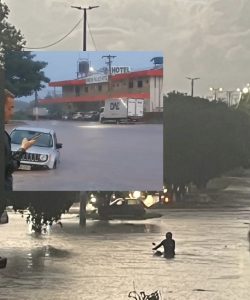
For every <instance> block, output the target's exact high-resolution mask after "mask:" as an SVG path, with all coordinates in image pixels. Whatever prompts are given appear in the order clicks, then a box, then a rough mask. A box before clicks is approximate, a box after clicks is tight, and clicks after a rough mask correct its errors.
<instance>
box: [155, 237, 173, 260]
mask: <svg viewBox="0 0 250 300" xmlns="http://www.w3.org/2000/svg"><path fill="white" fill-rule="evenodd" d="M172 236H173V235H172V232H167V233H166V239H164V240H163V241H161V242H160V244H159V245H157V246H155V247H154V248H153V250H157V249H158V248H160V247H161V246H163V248H164V257H165V258H174V256H175V240H174V239H173V238H172Z"/></svg>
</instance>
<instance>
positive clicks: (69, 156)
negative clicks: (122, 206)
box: [6, 120, 163, 191]
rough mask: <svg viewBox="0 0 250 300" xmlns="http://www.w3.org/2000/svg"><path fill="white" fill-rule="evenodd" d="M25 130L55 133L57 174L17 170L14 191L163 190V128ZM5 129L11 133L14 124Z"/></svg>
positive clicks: (61, 124) (58, 125)
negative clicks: (57, 148)
mask: <svg viewBox="0 0 250 300" xmlns="http://www.w3.org/2000/svg"><path fill="white" fill-rule="evenodd" d="M19 126H20V125H17V127H19ZM21 126H23V125H21ZM24 126H32V127H42V128H51V129H54V130H55V132H56V134H57V139H58V142H60V143H62V144H63V148H62V149H60V153H61V162H60V164H59V165H58V167H57V169H56V170H32V171H18V172H15V173H14V190H15V191H96V190H99V191H100V190H102V191H110V190H112V191H118V190H119V191H134V190H138V191H142V190H148V191H157V190H160V189H161V188H162V186H163V125H162V124H134V125H132V124H130V125H126V124H120V125H116V124H99V123H98V122H77V121H75V122H74V121H68V122H67V121H57V120H53V121H50V120H46V121H43V120H40V121H38V122H37V121H26V124H25V125H24ZM6 127H7V130H8V131H10V130H11V129H12V127H13V124H12V125H8V126H6Z"/></svg>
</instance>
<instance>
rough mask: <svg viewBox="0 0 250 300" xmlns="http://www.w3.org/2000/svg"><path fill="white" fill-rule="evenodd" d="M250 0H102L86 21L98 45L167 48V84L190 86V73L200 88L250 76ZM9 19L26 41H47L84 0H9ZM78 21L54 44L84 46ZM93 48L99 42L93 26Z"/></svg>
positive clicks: (78, 15) (70, 47) (58, 47)
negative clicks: (68, 33) (71, 31)
mask: <svg viewBox="0 0 250 300" xmlns="http://www.w3.org/2000/svg"><path fill="white" fill-rule="evenodd" d="M248 1H249V0H237V1H235V0H152V1H149V0H126V1H120V0H112V1H111V0H96V1H95V3H93V1H90V0H89V1H85V3H83V4H82V5H86V7H87V6H88V5H100V7H99V8H97V9H93V10H90V11H88V13H87V16H88V24H89V27H90V29H91V33H92V36H93V39H94V42H95V44H96V47H97V50H128V51H132V50H159V51H163V52H164V55H165V63H166V65H165V76H166V80H165V81H164V82H165V86H164V91H170V90H173V89H177V90H182V91H189V88H190V87H189V82H188V81H187V80H186V78H185V77H186V76H195V77H201V80H199V82H197V83H196V87H195V89H196V91H197V93H199V94H205V93H206V92H207V90H208V88H209V86H210V85H211V84H220V85H222V86H225V87H228V88H229V87H233V85H236V86H238V85H239V84H240V83H241V82H242V85H243V84H244V83H245V82H248V81H249V77H248V76H249V75H248V74H249V72H248V70H249V67H250V62H249V59H248V57H250V30H249V15H250V6H249V4H248ZM6 3H7V5H9V7H10V9H11V15H10V21H11V22H12V23H13V24H14V25H16V26H17V28H20V29H21V31H22V33H23V34H24V36H25V38H26V39H27V42H28V43H27V44H28V45H44V44H46V43H50V42H53V41H54V40H57V39H58V38H60V37H61V36H63V35H64V34H66V33H67V32H68V31H69V30H70V29H71V28H72V27H73V26H74V25H75V24H76V22H77V21H78V20H79V19H80V18H81V17H82V12H81V11H78V10H75V9H72V8H70V5H79V1H78V0H72V1H67V0H43V1H38V0H22V1H14V0H6ZM82 35H83V33H82V26H81V25H80V26H79V27H78V28H77V29H76V30H75V31H74V32H73V33H72V34H71V35H70V36H69V37H68V38H67V39H65V40H64V41H63V42H62V43H60V44H58V45H56V46H54V47H53V48H49V49H48V50H62V49H63V50H80V49H81V47H82ZM88 49H89V50H94V49H95V48H94V45H93V42H92V40H91V36H90V34H89V33H88Z"/></svg>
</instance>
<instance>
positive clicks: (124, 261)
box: [0, 207, 250, 300]
mask: <svg viewBox="0 0 250 300" xmlns="http://www.w3.org/2000/svg"><path fill="white" fill-rule="evenodd" d="M161 212H162V211H161ZM163 213H164V215H163V216H162V217H161V218H156V219H148V220H144V221H109V222H104V221H88V222H87V229H85V230H81V229H80V228H79V226H78V218H77V217H76V215H72V214H67V215H64V216H63V219H62V223H63V227H62V228H61V227H60V226H59V225H53V226H52V228H51V231H50V233H49V234H46V235H43V236H42V237H41V238H36V237H34V236H33V235H32V234H30V233H29V229H28V225H26V224H25V220H24V219H22V218H21V215H20V214H14V213H9V216H10V223H9V224H6V225H1V227H0V230H1V253H0V254H1V256H7V257H8V264H7V268H6V269H1V270H0V282H1V283H0V287H1V293H0V299H17V298H18V299H85V300H90V299H91V300H92V299H98V300H102V299H103V300H104V299H109V300H117V299H122V300H123V299H129V298H128V293H129V292H130V291H132V290H133V282H134V284H135V288H136V290H137V292H139V291H145V292H146V294H150V293H152V292H153V291H155V290H157V289H159V290H160V291H161V294H162V298H163V299H178V300H180V299H183V300H184V299H185V300H186V299H192V300H193V299H202V300H205V299H216V300H217V299H218V300H223V299H242V300H244V299H246V300H247V299H249V293H250V289H249V288H250V257H249V256H250V255H249V244H248V239H247V233H248V227H249V224H248V223H249V213H250V207H244V208H238V209H227V210H212V211H209V210H206V209H204V210H202V211H199V210H192V209H189V210H183V209H180V210H165V211H163ZM169 230H170V231H172V232H173V235H174V238H175V240H176V257H175V259H174V260H166V259H164V258H160V257H154V256H153V255H152V250H151V248H152V242H156V243H158V242H160V240H161V239H163V237H164V235H165V233H166V231H169ZM130 299H133V298H130Z"/></svg>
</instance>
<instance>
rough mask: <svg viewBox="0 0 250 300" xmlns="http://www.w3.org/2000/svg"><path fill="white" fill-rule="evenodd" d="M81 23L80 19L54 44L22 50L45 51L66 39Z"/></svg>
mask: <svg viewBox="0 0 250 300" xmlns="http://www.w3.org/2000/svg"><path fill="white" fill-rule="evenodd" d="M81 22H82V19H80V20H79V21H78V22H77V23H76V25H75V26H74V27H73V28H72V29H71V30H70V31H69V32H68V33H67V34H66V35H65V36H64V37H62V38H60V39H59V40H58V41H56V42H54V43H51V44H49V45H46V46H42V47H23V48H24V49H45V48H49V47H51V46H54V45H56V44H58V43H60V42H61V41H63V40H64V39H65V38H66V37H68V36H69V35H70V34H71V33H72V32H73V31H74V30H75V29H76V27H77V26H78V25H79V24H80V23H81Z"/></svg>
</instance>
